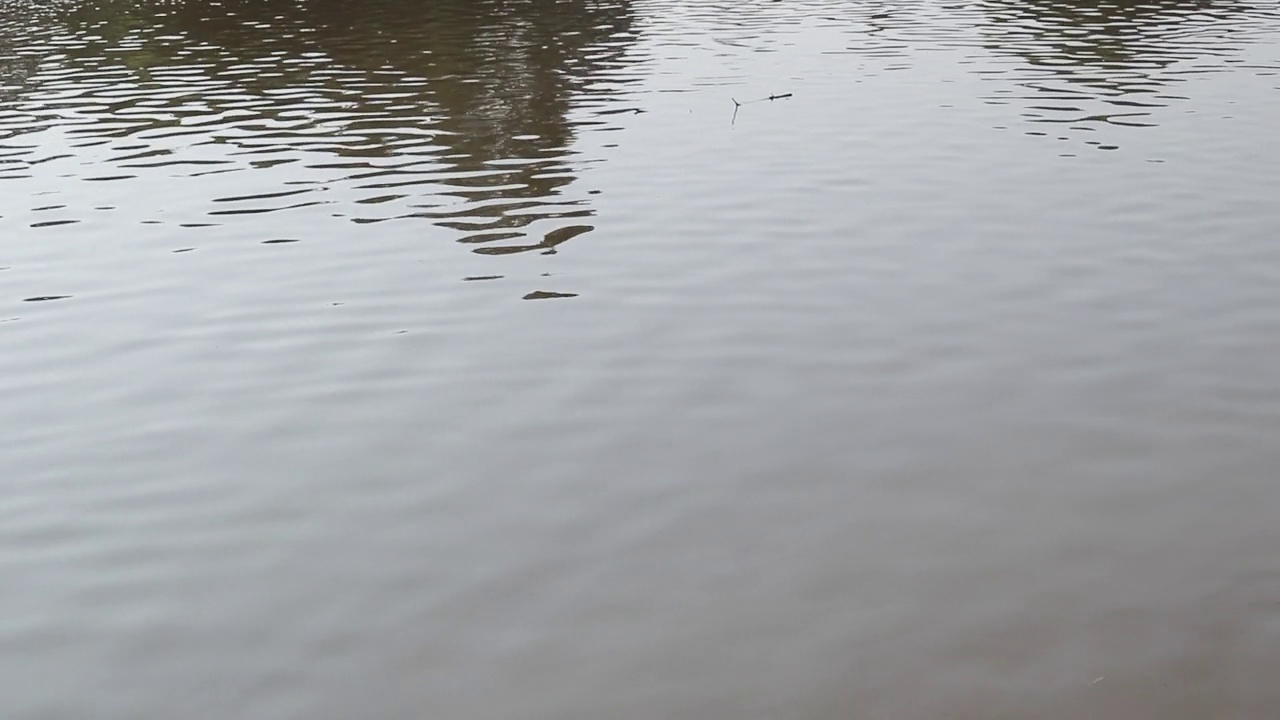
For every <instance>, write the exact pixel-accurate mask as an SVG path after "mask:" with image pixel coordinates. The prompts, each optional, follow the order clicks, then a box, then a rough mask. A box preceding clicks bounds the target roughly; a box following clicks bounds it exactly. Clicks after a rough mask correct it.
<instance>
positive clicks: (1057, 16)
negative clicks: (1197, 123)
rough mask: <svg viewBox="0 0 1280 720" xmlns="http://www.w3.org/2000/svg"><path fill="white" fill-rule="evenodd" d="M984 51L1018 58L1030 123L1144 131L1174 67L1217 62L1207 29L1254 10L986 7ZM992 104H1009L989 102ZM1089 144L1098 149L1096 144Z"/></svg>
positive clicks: (1190, 5)
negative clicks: (1212, 59) (1202, 59)
mask: <svg viewBox="0 0 1280 720" xmlns="http://www.w3.org/2000/svg"><path fill="white" fill-rule="evenodd" d="M979 7H980V8H981V9H982V10H983V12H984V13H985V15H986V25H985V26H984V28H983V35H984V36H985V38H986V42H985V45H986V46H987V47H988V48H989V49H991V50H992V51H993V52H995V53H997V54H999V55H1012V56H1016V57H1018V58H1020V59H1021V60H1022V61H1023V62H1024V63H1025V65H1024V67H1023V68H1021V69H1019V70H1018V71H1016V72H1018V73H1020V74H1021V77H1017V78H1015V84H1016V86H1017V87H1019V88H1021V89H1022V90H1023V91H1025V93H1026V94H1025V95H1024V96H1023V98H1022V99H1023V100H1025V101H1028V103H1029V104H1028V105H1027V112H1025V113H1024V117H1026V118H1027V119H1029V120H1030V121H1031V122H1036V123H1059V124H1063V125H1066V126H1070V127H1072V128H1081V129H1083V128H1087V126H1089V125H1096V124H1106V125H1114V126H1122V127H1145V126H1150V125H1152V124H1154V123H1153V122H1152V121H1151V119H1150V118H1151V113H1152V111H1153V110H1154V109H1156V108H1160V107H1163V106H1164V105H1166V104H1167V101H1170V100H1175V99H1177V98H1176V97H1174V96H1171V95H1169V94H1167V87H1168V86H1169V85H1172V84H1174V83H1177V82H1181V81H1182V78H1181V77H1179V76H1178V75H1176V74H1175V73H1173V72H1172V71H1170V70H1169V68H1170V67H1171V66H1173V65H1175V64H1178V63H1182V62H1186V61H1190V60H1194V59H1196V58H1199V57H1202V56H1205V55H1212V54H1218V53H1221V52H1222V50H1223V45H1222V42H1221V39H1220V38H1219V37H1217V35H1218V33H1216V32H1212V31H1210V29H1211V28H1214V27H1216V26H1221V25H1223V24H1225V23H1229V22H1230V21H1231V20H1232V19H1233V18H1234V17H1236V16H1240V15H1241V14H1242V12H1243V11H1244V10H1247V9H1248V8H1247V7H1246V6H1245V5H1244V4H1243V3H1242V2H1239V1H1238V0H1151V1H1150V2H1144V3H1136V2H1117V3H1112V4H1108V5H1106V6H1099V5H1098V4H1097V3H1096V2H1089V1H1087V0H982V2H981V4H980V6H979ZM991 101H992V102H1003V100H1001V99H998V98H992V100H991ZM1091 144H1100V143H1099V142H1091Z"/></svg>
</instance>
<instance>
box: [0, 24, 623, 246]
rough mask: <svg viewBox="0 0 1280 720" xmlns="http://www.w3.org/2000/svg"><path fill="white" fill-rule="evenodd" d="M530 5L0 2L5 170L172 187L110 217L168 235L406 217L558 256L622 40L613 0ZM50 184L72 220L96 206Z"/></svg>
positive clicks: (608, 103)
mask: <svg viewBox="0 0 1280 720" xmlns="http://www.w3.org/2000/svg"><path fill="white" fill-rule="evenodd" d="M523 5H524V4H522V3H497V2H491V3H479V4H478V3H469V2H468V3H463V2H442V3H431V4H430V6H429V7H425V8H423V10H422V12H420V13H415V14H414V15H413V16H412V17H409V16H405V15H404V14H402V13H398V12H397V7H396V5H395V4H394V3H385V2H384V3H377V2H375V3H366V4H364V5H362V6H361V10H360V12H359V13H354V14H353V13H349V12H347V11H346V10H345V9H344V8H343V6H341V5H338V4H334V3H326V2H315V3H306V4H296V3H284V2H263V3H250V2H228V3H224V4H223V5H222V6H221V7H222V8H224V11H220V12H209V8H208V7H206V6H205V4H204V3H199V2H190V3H179V4H170V3H154V4H152V3H142V2H140V3H122V2H121V3H106V4H104V5H101V6H81V5H78V4H75V3H64V4H62V5H60V6H55V7H52V8H49V7H39V6H35V5H32V6H28V5H22V4H15V3H9V4H8V6H7V7H6V10H8V12H6V13H5V14H4V20H0V23H3V25H0V38H4V40H2V41H0V42H4V43H5V44H6V45H8V46H9V47H11V48H13V50H12V51H11V52H10V53H9V57H8V59H7V60H4V59H0V81H2V82H3V83H4V86H3V87H4V90H3V93H4V94H3V95H0V163H3V164H0V179H3V180H10V181H27V182H30V181H32V180H33V179H38V178H44V179H46V181H47V182H48V183H49V184H51V185H57V186H59V187H65V186H66V185H67V183H69V182H70V183H73V184H74V182H75V181H76V180H79V181H99V182H108V183H125V184H126V185H129V184H131V185H132V186H137V187H151V186H154V185H157V184H163V185H165V186H167V187H169V188H170V189H171V192H172V193H173V196H172V197H164V198H156V197H155V195H154V194H153V195H151V196H150V197H147V196H146V195H145V193H143V194H140V195H138V196H135V197H133V198H131V199H132V200H133V201H134V203H133V205H134V206H133V207H132V208H129V209H124V208H118V207H117V208H116V209H119V210H121V211H123V212H129V211H132V212H134V213H136V214H138V215H141V216H143V217H145V218H146V219H148V220H149V221H151V222H158V221H157V220H155V219H154V218H155V216H156V215H158V214H159V213H164V215H165V217H164V220H163V221H162V222H164V223H169V224H173V225H182V224H191V223H196V222H202V221H203V222H204V223H209V224H215V225H216V224H225V223H228V222H231V221H232V220H233V219H235V217H236V216H255V215H261V214H264V213H276V214H279V213H297V212H299V211H308V212H312V213H314V212H321V213H323V214H325V215H327V216H330V217H333V218H342V219H346V220H349V221H351V222H355V223H360V224H368V223H378V222H383V221H387V220H395V219H403V218H415V217H416V218H426V219H429V220H432V221H434V222H435V223H436V224H437V225H439V226H442V227H445V228H451V229H453V230H455V231H457V232H458V233H459V234H460V239H461V240H462V241H463V242H467V243H474V244H476V245H477V248H476V249H477V251H478V252H484V253H492V254H501V253H512V252H519V251H524V250H543V251H553V250H554V247H555V246H556V245H557V244H558V243H559V242H562V241H563V238H564V236H565V235H566V234H568V235H574V234H580V233H576V232H573V231H572V230H571V229H572V228H580V227H583V226H584V224H583V223H582V222H581V218H585V217H590V216H591V215H592V214H593V212H594V211H593V210H592V209H591V205H590V203H589V197H588V195H589V193H588V192H587V191H586V190H584V189H581V188H580V186H581V183H575V181H577V180H578V178H579V177H580V176H581V175H582V174H583V173H584V172H586V170H587V165H588V163H587V161H585V160H583V159H581V158H577V157H576V156H575V151H574V150H573V147H572V146H573V143H574V137H575V135H576V134H577V133H579V132H581V131H583V130H584V129H587V128H602V127H603V128H607V127H608V126H609V125H610V116H609V115H608V114H606V113H608V112H610V111H611V109H612V108H613V107H614V106H615V104H616V102H617V101H618V100H619V99H621V98H622V97H623V95H622V91H623V89H624V88H625V86H626V84H627V83H628V82H630V81H632V80H633V79H634V74H633V72H632V71H631V70H630V69H629V68H631V67H632V59H631V58H628V56H627V53H628V48H629V46H630V45H631V44H632V42H633V39H634V38H633V33H632V31H631V30H630V29H629V25H630V22H631V21H630V18H629V15H628V11H627V9H626V6H625V4H623V3H619V2H592V1H589V0H588V1H582V2H579V1H576V0H575V1H570V2H561V3H557V4H554V5H553V6H550V10H549V11H543V12H533V13H531V12H528V11H527V10H526V9H524V8H523ZM291 166H296V169H295V168H293V167H291ZM55 179H56V183H55V182H53V180H55ZM114 192H115V194H117V195H119V194H121V193H124V194H128V191H127V190H124V191H121V190H116V191H114ZM53 194H55V195H59V196H62V197H66V196H71V197H70V198H67V199H66V200H65V201H64V202H65V206H64V207H63V208H61V210H60V213H61V214H62V215H63V216H65V217H67V218H68V219H77V220H78V219H82V218H83V216H84V215H85V214H87V213H86V211H87V210H88V209H89V208H87V207H84V206H83V205H80V204H78V203H77V199H79V198H80V197H92V196H93V193H90V192H75V193H71V192H65V193H63V192H60V191H54V192H53ZM200 198H208V200H207V201H203V202H202V201H200ZM47 200H48V198H47V197H46V198H44V199H40V200H36V201H35V202H33V207H32V208H31V209H30V211H31V212H34V211H35V207H37V206H43V205H49V204H50V203H49V202H47ZM90 202H91V203H93V202H94V201H92V200H91V201H90ZM36 203H38V205H36ZM120 204H121V205H123V204H124V202H121V203H120ZM12 212H13V210H12V209H11V210H9V211H7V212H5V214H6V215H10V220H12V219H13V217H12ZM39 222H40V223H43V225H44V226H47V225H48V224H49V223H50V222H53V221H51V220H49V219H45V218H41V220H40V221H39ZM32 224H33V225H35V224H36V221H34V220H33V221H32ZM531 236H532V237H531ZM513 241H514V242H513Z"/></svg>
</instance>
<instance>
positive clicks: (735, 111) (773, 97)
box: [729, 93, 791, 125]
mask: <svg viewBox="0 0 1280 720" xmlns="http://www.w3.org/2000/svg"><path fill="white" fill-rule="evenodd" d="M789 97H791V93H782V94H781V95H770V96H769V97H762V98H759V99H756V100H747V101H745V102H738V100H737V98H729V99H730V100H732V101H733V119H732V120H730V121H729V124H730V125H732V124H734V123H736V122H737V121H738V109H739V108H741V107H742V106H743V105H751V104H753V103H760V102H765V101H773V100H786V99H787V98H789Z"/></svg>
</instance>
